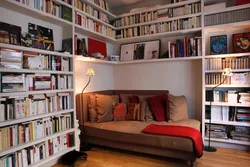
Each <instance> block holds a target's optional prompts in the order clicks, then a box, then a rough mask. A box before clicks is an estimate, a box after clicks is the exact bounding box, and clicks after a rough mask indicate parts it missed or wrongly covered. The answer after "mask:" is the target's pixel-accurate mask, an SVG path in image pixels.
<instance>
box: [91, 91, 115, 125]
mask: <svg viewBox="0 0 250 167" xmlns="http://www.w3.org/2000/svg"><path fill="white" fill-rule="evenodd" d="M95 96H96V106H97V122H108V121H113V120H114V115H113V103H118V102H119V96H118V95H101V94H96V95H95Z"/></svg>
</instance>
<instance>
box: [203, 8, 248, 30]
mask: <svg viewBox="0 0 250 167" xmlns="http://www.w3.org/2000/svg"><path fill="white" fill-rule="evenodd" d="M247 20H250V8H247V9H241V10H235V11H229V12H223V13H217V14H212V15H207V16H205V17H204V25H205V26H213V25H219V24H228V23H234V22H242V21H247Z"/></svg>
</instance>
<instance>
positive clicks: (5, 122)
mask: <svg viewBox="0 0 250 167" xmlns="http://www.w3.org/2000/svg"><path fill="white" fill-rule="evenodd" d="M70 112H74V109H70V110H63V111H58V112H52V113H46V114H38V115H35V116H30V117H26V118H22V119H14V120H9V121H3V122H0V127H4V126H9V125H14V124H18V123H21V122H28V121H31V120H36V119H41V118H46V117H51V116H55V115H61V114H66V113H70Z"/></svg>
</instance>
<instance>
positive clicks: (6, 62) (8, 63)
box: [0, 48, 23, 69]
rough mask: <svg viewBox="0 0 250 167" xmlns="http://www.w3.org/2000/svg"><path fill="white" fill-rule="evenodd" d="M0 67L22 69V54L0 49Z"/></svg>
mask: <svg viewBox="0 0 250 167" xmlns="http://www.w3.org/2000/svg"><path fill="white" fill-rule="evenodd" d="M0 66H1V67H4V68H13V69H22V68H23V53H22V52H20V51H16V50H10V49H3V48H1V49H0Z"/></svg>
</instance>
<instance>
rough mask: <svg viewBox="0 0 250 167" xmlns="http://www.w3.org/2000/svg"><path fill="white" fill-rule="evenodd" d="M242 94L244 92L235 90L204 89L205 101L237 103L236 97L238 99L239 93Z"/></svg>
mask: <svg viewBox="0 0 250 167" xmlns="http://www.w3.org/2000/svg"><path fill="white" fill-rule="evenodd" d="M242 94H244V92H238V91H236V90H214V91H213V92H212V93H211V91H209V90H207V91H206V101H211V102H228V103H233V104H236V103H239V102H238V99H240V95H242Z"/></svg>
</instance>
